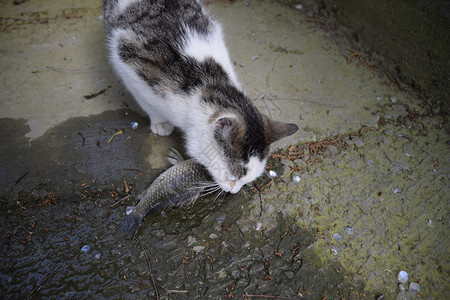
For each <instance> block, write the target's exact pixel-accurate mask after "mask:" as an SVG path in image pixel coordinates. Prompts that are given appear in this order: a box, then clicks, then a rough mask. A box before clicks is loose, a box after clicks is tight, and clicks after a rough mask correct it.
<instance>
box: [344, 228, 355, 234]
mask: <svg viewBox="0 0 450 300" xmlns="http://www.w3.org/2000/svg"><path fill="white" fill-rule="evenodd" d="M345 233H346V234H353V227H350V226H347V227H345Z"/></svg>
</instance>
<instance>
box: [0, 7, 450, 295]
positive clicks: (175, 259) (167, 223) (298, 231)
mask: <svg viewBox="0 0 450 300" xmlns="http://www.w3.org/2000/svg"><path fill="white" fill-rule="evenodd" d="M284 3H285V2H276V1H268V0H264V1H256V0H255V1H233V2H232V3H227V2H213V3H210V4H208V9H209V10H210V11H211V12H212V13H213V14H214V15H215V16H216V17H217V19H219V20H220V21H221V23H222V24H223V26H224V30H225V35H226V40H227V44H228V47H229V51H230V54H231V57H232V60H233V62H234V64H235V68H236V71H237V73H238V75H239V78H240V81H241V82H242V84H243V86H244V88H245V90H246V91H247V93H248V94H249V95H250V97H251V98H252V99H254V102H255V104H256V105H257V106H258V107H259V108H260V110H261V111H262V112H263V113H265V114H268V115H269V116H271V117H272V118H274V119H277V120H283V121H287V122H295V123H296V124H298V125H299V127H300V129H299V131H298V132H297V133H296V134H295V135H294V136H292V137H290V138H287V139H285V140H283V141H282V142H280V143H278V144H277V145H275V146H274V154H273V155H272V158H271V159H270V161H269V165H268V170H270V169H271V170H275V171H276V172H277V174H278V176H277V177H276V178H273V179H271V178H268V177H267V176H263V178H261V179H259V180H258V181H257V182H256V183H255V185H251V186H250V187H248V188H247V189H245V190H243V191H242V192H241V193H239V194H237V195H234V196H227V197H225V198H223V199H222V198H221V199H217V200H216V201H212V200H213V199H204V200H199V201H198V202H197V203H196V204H195V205H194V206H193V207H192V208H190V209H184V210H182V209H178V210H173V211H170V212H166V214H164V215H161V216H159V215H157V216H156V215H155V216H153V215H150V216H148V217H147V218H146V222H145V223H144V225H143V227H142V228H141V230H140V231H139V238H140V240H141V245H142V246H143V248H144V249H146V251H148V252H149V255H150V260H151V261H152V272H151V273H152V274H154V276H155V280H156V281H157V282H158V285H157V287H158V290H159V293H160V294H161V295H162V297H166V298H167V299H173V298H176V299H178V298H180V299H192V298H208V297H209V298H213V299H217V298H227V297H236V298H245V299H256V298H267V297H278V298H279V299H298V298H303V297H304V298H311V299H318V298H321V297H326V298H328V299H333V298H339V297H344V298H363V299H367V298H371V297H372V298H375V297H380V296H381V295H383V296H384V297H385V299H393V298H395V297H397V298H398V299H411V298H412V299H414V298H419V297H421V298H430V299H443V298H447V297H448V296H449V292H448V291H449V288H450V285H449V282H448V278H449V267H450V265H449V252H448V245H449V238H448V226H449V196H448V195H449V180H448V179H449V173H448V170H449V169H450V166H449V148H448V140H449V136H448V129H449V128H448V123H447V122H446V119H444V118H443V117H442V116H439V115H436V114H433V112H432V111H429V110H428V109H427V107H426V106H425V107H424V106H423V105H422V103H421V101H420V99H417V98H416V97H415V96H414V95H413V94H406V93H404V92H401V91H399V90H398V89H396V85H395V84H392V83H390V82H389V80H388V78H387V77H385V76H384V75H383V73H382V72H377V71H374V70H373V68H372V67H371V66H370V63H366V62H365V61H364V60H363V56H361V55H362V54H361V53H357V51H353V50H350V49H349V46H348V45H349V44H350V43H349V41H347V40H345V39H344V38H342V37H341V36H340V35H339V34H338V33H336V32H333V31H331V30H329V29H328V28H326V26H324V23H322V22H321V21H320V20H318V19H313V18H308V17H307V16H306V15H305V13H307V12H305V11H303V10H302V9H301V7H292V6H290V5H289V1H287V2H286V3H288V4H284ZM101 5H102V3H101V1H92V0H81V1H71V0H60V1H39V2H35V1H26V0H25V1H1V2H0V41H1V43H0V51H1V53H2V55H1V57H0V66H1V69H2V72H1V74H0V86H1V89H0V101H1V104H2V105H1V107H2V108H1V110H0V139H1V143H0V205H1V212H0V239H1V246H0V247H1V252H0V253H1V254H0V255H1V260H0V278H1V280H2V284H1V288H0V291H1V294H2V295H3V298H6V299H12V298H25V297H27V296H30V297H36V298H41V297H44V298H45V297H50V298H53V297H56V296H58V297H75V298H92V297H95V298H113V299H115V298H117V299H119V298H120V299H128V298H146V297H148V296H149V295H155V288H154V286H153V285H152V282H151V281H150V279H149V268H148V265H147V261H146V258H145V255H144V252H143V251H142V249H141V248H140V247H139V246H138V245H137V244H135V243H134V242H131V241H125V240H123V239H121V238H119V237H117V236H116V235H114V233H115V231H116V228H117V224H118V222H120V220H121V218H122V217H123V216H124V211H125V206H127V205H133V204H134V202H133V199H134V198H135V197H136V195H137V194H139V192H140V191H141V190H142V189H144V188H145V187H147V186H148V185H149V184H150V183H151V181H152V180H153V179H154V178H155V176H157V174H159V173H161V172H162V171H163V170H164V169H165V168H167V166H168V164H167V163H166V161H165V156H166V153H167V152H168V151H169V149H170V148H171V147H175V148H178V149H182V139H181V138H180V135H179V134H177V133H175V134H174V135H173V136H170V137H156V136H153V135H152V134H151V132H150V130H149V129H148V127H149V126H148V125H149V122H148V119H147V118H146V117H145V116H143V115H141V114H140V113H139V109H137V108H136V105H135V104H134V102H133V100H132V99H131V97H130V95H129V94H128V93H127V92H126V91H125V90H124V88H123V86H122V85H121V83H120V82H119V81H118V80H117V78H115V77H114V76H113V75H112V72H111V68H110V67H109V65H108V63H107V53H106V51H105V46H104V31H103V24H102V6H101ZM352 54H353V55H352ZM134 121H135V122H138V124H139V127H138V129H136V130H132V129H131V127H130V123H131V122H134ZM113 136H114V138H112V137H113ZM111 138H112V139H111ZM295 176H298V177H295ZM294 179H295V180H294ZM127 195H130V197H129V198H128V199H126V200H124V201H122V202H120V203H117V201H118V200H120V199H122V198H123V197H125V196H127ZM85 245H87V246H89V248H90V249H89V250H88V251H80V249H81V248H82V247H83V246H85ZM84 249H86V248H84ZM402 270H403V271H406V272H407V273H408V274H409V279H408V281H407V282H405V283H403V284H399V280H398V278H397V275H398V274H399V272H400V271H402ZM415 283H417V284H418V285H416V284H415ZM411 284H412V285H411ZM417 287H420V291H417V289H418V288H417ZM380 299H381V298H380Z"/></svg>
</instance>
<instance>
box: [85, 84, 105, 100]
mask: <svg viewBox="0 0 450 300" xmlns="http://www.w3.org/2000/svg"><path fill="white" fill-rule="evenodd" d="M110 87H111V86H110V85H108V86H107V87H106V88H104V89H102V90H100V91H99V92H97V93H92V94H90V95H85V96H84V99H87V100H90V99H92V98H95V97H97V96H99V95H101V94H103V93H104V92H106V90H107V89H109V88H110Z"/></svg>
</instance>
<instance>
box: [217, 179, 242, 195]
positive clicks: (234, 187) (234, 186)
mask: <svg viewBox="0 0 450 300" xmlns="http://www.w3.org/2000/svg"><path fill="white" fill-rule="evenodd" d="M219 186H220V187H221V188H222V190H224V191H225V192H227V193H231V194H236V193H237V192H239V191H240V190H241V187H242V185H241V184H239V183H238V182H237V181H236V180H230V181H227V182H226V183H224V184H219Z"/></svg>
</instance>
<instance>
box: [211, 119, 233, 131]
mask: <svg viewBox="0 0 450 300" xmlns="http://www.w3.org/2000/svg"><path fill="white" fill-rule="evenodd" d="M232 125H233V118H230V117H222V118H218V119H217V120H216V121H215V123H214V131H215V132H216V133H220V132H222V131H224V130H227V129H229V128H230V127H231V126H232Z"/></svg>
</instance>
